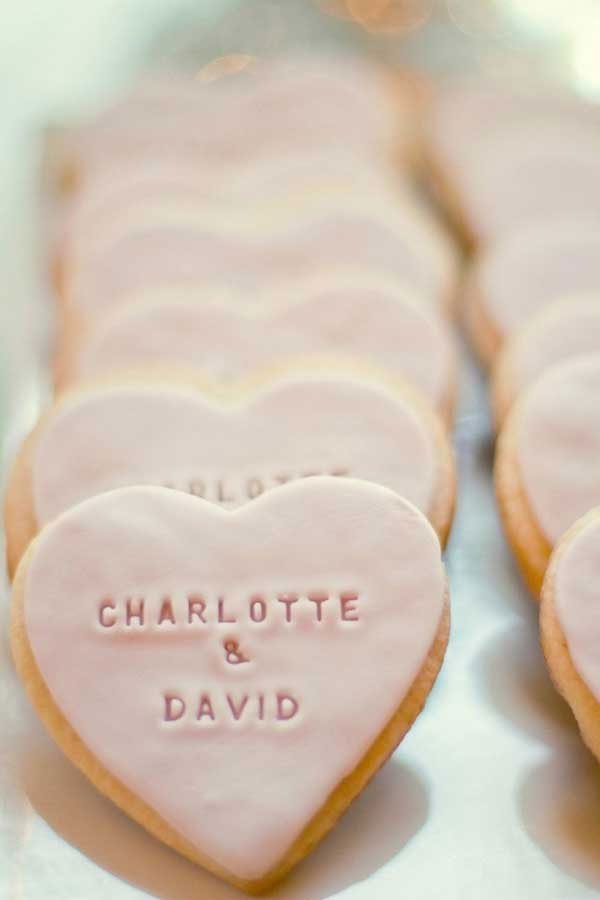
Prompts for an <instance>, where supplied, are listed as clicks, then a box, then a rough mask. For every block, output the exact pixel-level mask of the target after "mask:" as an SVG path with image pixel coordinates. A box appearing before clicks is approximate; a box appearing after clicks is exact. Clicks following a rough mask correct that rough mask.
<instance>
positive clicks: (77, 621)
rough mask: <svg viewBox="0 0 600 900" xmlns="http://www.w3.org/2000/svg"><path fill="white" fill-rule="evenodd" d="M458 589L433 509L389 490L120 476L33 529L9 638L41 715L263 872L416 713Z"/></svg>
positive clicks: (124, 785) (143, 807) (61, 739)
mask: <svg viewBox="0 0 600 900" xmlns="http://www.w3.org/2000/svg"><path fill="white" fill-rule="evenodd" d="M445 598H446V588H445V578H444V571H443V566H442V562H441V558H440V547H439V542H438V540H437V537H436V535H435V533H434V531H433V529H432V528H431V526H430V525H429V524H428V522H427V520H426V519H425V518H424V517H423V516H422V515H421V513H419V512H418V511H417V510H416V508H415V507H413V506H411V505H410V504H409V503H407V502H406V501H405V500H403V499H401V498H400V497H398V496H397V495H395V494H394V493H392V492H391V491H389V490H387V489H385V488H382V487H379V486H376V485H372V484H368V483H366V482H361V481H355V480H353V479H336V478H314V479H307V480H305V481H302V482H298V483H296V484H291V485H286V486H285V487H282V488H281V489H280V490H278V491H271V492H269V493H268V494H265V496H264V497H261V498H260V499H258V500H257V501H256V502H255V503H252V504H248V505H246V506H243V507H240V508H239V509H237V510H235V511H227V510H223V509H221V508H219V507H218V506H215V505H212V504H209V503H206V502H203V501H200V500H197V499H195V498H192V497H190V496H188V495H186V494H183V493H179V492H176V491H169V490H166V489H164V488H148V487H140V488H126V489H121V490H116V491H111V492H109V493H106V494H103V495H101V496H98V497H94V498H92V499H90V500H87V501H85V502H83V503H81V504H79V505H78V506H76V507H73V508H72V509H71V510H69V511H67V512H66V513H64V514H63V515H62V516H60V517H59V518H58V519H56V520H55V521H54V522H53V523H52V524H50V525H49V526H47V528H45V529H44V531H43V532H42V533H41V534H40V536H39V537H38V538H37V540H36V541H35V542H34V543H33V544H32V545H31V547H30V549H29V551H28V552H27V554H26V556H25V557H24V558H23V560H22V563H21V565H20V567H19V571H18V574H17V578H16V581H15V586H14V593H13V625H12V646H13V652H14V657H15V661H16V665H17V668H18V670H19V672H20V675H21V677H22V679H23V682H24V684H25V686H26V688H27V690H28V693H29V695H30V697H31V699H32V702H33V704H34V706H35V707H36V709H37V711H38V712H39V714H40V716H41V717H42V719H43V721H44V722H45V724H46V727H47V728H48V729H49V731H50V732H51V734H52V735H53V737H54V738H55V740H56V741H57V742H58V744H59V745H60V746H61V748H62V749H63V750H64V752H65V753H66V754H67V755H68V756H69V757H70V758H71V760H72V761H73V762H74V763H75V764H76V765H77V766H79V767H80V769H81V770H82V771H83V772H85V774H86V775H87V776H88V777H89V778H90V779H91V780H92V782H93V783H94V784H95V785H96V786H97V787H98V788H99V789H100V790H101V791H102V792H103V793H105V794H106V795H107V796H109V797H110V798H111V799H112V800H114V801H115V802H116V803H117V804H118V805H119V806H120V807H121V808H122V809H123V810H125V811H126V812H127V813H129V815H131V816H132V817H133V818H134V819H136V820H137V821H138V822H140V823H141V824H142V825H144V826H145V827H146V828H147V829H148V830H149V831H150V832H152V833H153V834H154V835H156V836H157V837H159V838H160V839H161V840H163V841H165V842H166V843H167V844H169V845H170V846H172V847H174V848H175V849H177V850H178V851H180V852H182V853H184V854H185V855H186V856H188V857H190V858H191V859H193V860H195V861H197V862H199V863H201V864H202V865H204V866H206V867H207V868H209V869H211V870H212V871H213V872H216V873H217V874H219V875H221V876H222V877H225V878H227V879H229V880H230V881H232V882H233V883H235V884H236V885H238V886H240V887H243V888H246V889H248V890H253V891H258V890H262V889H264V888H266V887H267V886H269V885H270V884H271V883H272V882H273V881H274V880H276V879H278V878H280V877H281V876H282V875H283V874H285V872H286V871H287V870H288V869H289V868H290V867H291V866H292V865H294V864H295V863H296V862H297V861H298V860H299V859H301V858H302V857H303V856H304V855H305V854H306V853H307V852H308V851H309V850H310V848H311V847H312V846H314V844H315V842H316V841H318V840H319V839H320V838H321V837H322V836H323V835H324V834H325V833H326V832H327V831H328V830H329V828H331V826H332V825H333V824H334V822H335V820H336V819H337V818H338V816H339V815H340V814H341V813H342V812H343V810H344V809H345V808H346V807H347V806H348V804H349V803H350V802H351V800H352V799H353V797H355V796H356V794H357V793H358V792H359V791H360V790H361V789H362V788H363V787H364V785H365V784H366V783H367V781H368V780H369V779H370V777H371V776H372V775H373V773H374V772H375V771H376V770H377V769H378V768H379V766H380V765H381V764H382V763H383V762H384V761H385V759H386V758H387V757H388V756H389V754H390V753H391V752H392V750H393V749H394V747H395V746H396V745H397V744H398V742H399V741H400V740H401V738H402V737H403V735H404V734H405V733H406V731H407V729H408V728H409V727H410V725H411V723H412V722H413V721H414V719H415V717H416V716H417V714H418V712H419V711H420V709H421V708H422V706H423V703H424V701H425V698H426V696H427V694H428V692H429V690H430V688H431V685H432V683H433V681H434V679H435V676H436V674H437V671H438V669H439V666H440V664H441V661H442V657H443V652H444V647H445V644H446V640H447V614H446V601H445Z"/></svg>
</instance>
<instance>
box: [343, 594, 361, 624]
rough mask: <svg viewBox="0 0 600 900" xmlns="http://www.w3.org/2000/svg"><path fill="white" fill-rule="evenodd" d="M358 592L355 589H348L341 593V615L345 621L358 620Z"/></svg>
mask: <svg viewBox="0 0 600 900" xmlns="http://www.w3.org/2000/svg"><path fill="white" fill-rule="evenodd" d="M357 602H358V594H357V593H356V592H355V591H346V592H345V593H343V594H340V615H341V617H342V621H343V622H358V621H360V619H359V616H358V609H357V607H356V604H357Z"/></svg>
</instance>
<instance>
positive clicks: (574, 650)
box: [554, 519, 600, 700]
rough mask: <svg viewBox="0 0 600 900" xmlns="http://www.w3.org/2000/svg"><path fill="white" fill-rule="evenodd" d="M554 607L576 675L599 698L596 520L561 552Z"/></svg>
mask: <svg viewBox="0 0 600 900" xmlns="http://www.w3.org/2000/svg"><path fill="white" fill-rule="evenodd" d="M554 609H555V611H556V615H557V617H558V620H559V622H560V625H561V628H562V630H563V632H564V635H565V637H566V640H567V646H568V648H569V654H570V656H571V659H572V661H573V665H574V666H575V668H576V669H577V672H578V673H579V675H580V677H581V678H582V679H583V680H584V681H585V683H586V685H587V686H588V688H589V689H590V691H591V692H592V694H593V695H594V696H595V698H596V700H600V653H598V647H599V645H600V522H599V521H598V519H595V520H592V521H590V522H589V523H588V524H586V525H585V526H584V527H583V528H582V529H581V530H580V531H579V532H578V534H577V535H575V536H574V537H573V538H572V539H571V540H570V541H569V544H568V546H566V547H565V548H564V550H563V551H562V553H561V556H560V559H559V562H558V565H557V567H556V572H555V580H554Z"/></svg>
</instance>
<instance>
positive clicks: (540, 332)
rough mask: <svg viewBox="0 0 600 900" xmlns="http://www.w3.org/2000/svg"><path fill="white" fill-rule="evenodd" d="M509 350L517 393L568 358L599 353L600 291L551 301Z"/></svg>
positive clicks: (522, 331) (516, 338) (520, 333)
mask: <svg viewBox="0 0 600 900" xmlns="http://www.w3.org/2000/svg"><path fill="white" fill-rule="evenodd" d="M509 352H510V360H511V377H512V382H513V385H514V389H515V392H517V391H521V390H523V388H525V387H527V385H529V384H531V383H532V382H533V381H535V379H536V378H538V377H539V376H540V375H541V374H542V373H543V372H544V371H545V370H546V369H548V368H550V366H553V365H556V363H559V362H563V361H564V360H566V359H568V358H569V357H572V356H581V355H585V354H588V353H600V290H599V291H598V294H597V295H596V296H579V295H577V296H574V297H570V298H565V299H564V300H559V301H558V302H557V303H552V304H551V305H550V306H549V308H548V309H544V310H542V312H540V313H539V314H538V315H536V316H534V317H533V319H532V320H531V321H530V322H528V323H527V325H526V326H525V328H523V329H522V330H521V331H519V333H518V335H517V336H516V337H515V338H514V340H513V342H512V343H511V345H510V348H509Z"/></svg>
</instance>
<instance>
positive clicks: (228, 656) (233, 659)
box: [223, 641, 250, 666]
mask: <svg viewBox="0 0 600 900" xmlns="http://www.w3.org/2000/svg"><path fill="white" fill-rule="evenodd" d="M223 648H224V650H225V662H228V663H229V664H230V665H232V666H237V665H239V664H240V663H245V662H250V660H249V659H248V658H247V657H246V656H244V654H243V653H242V651H241V650H240V645H239V643H238V641H223Z"/></svg>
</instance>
